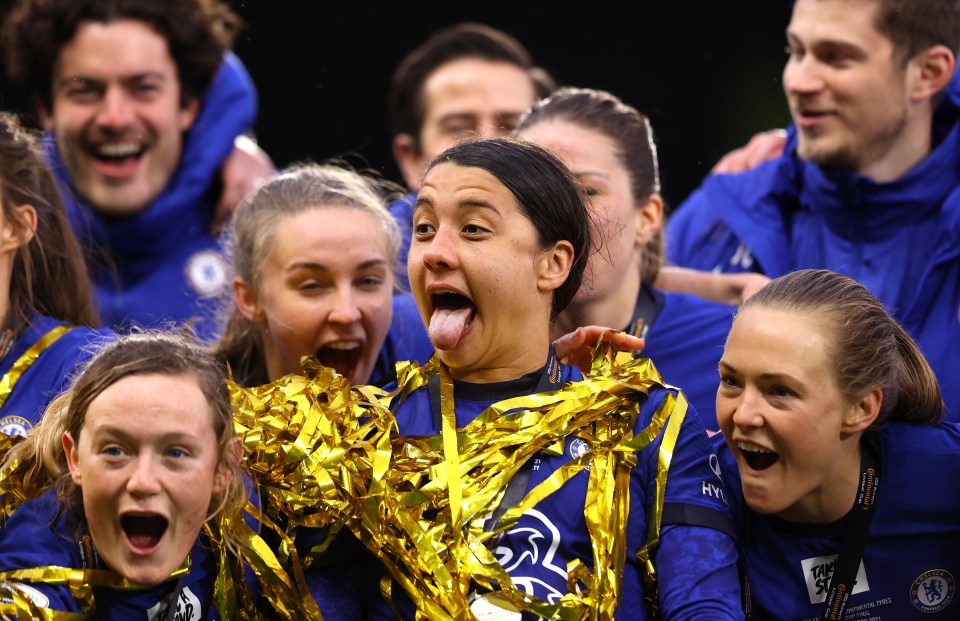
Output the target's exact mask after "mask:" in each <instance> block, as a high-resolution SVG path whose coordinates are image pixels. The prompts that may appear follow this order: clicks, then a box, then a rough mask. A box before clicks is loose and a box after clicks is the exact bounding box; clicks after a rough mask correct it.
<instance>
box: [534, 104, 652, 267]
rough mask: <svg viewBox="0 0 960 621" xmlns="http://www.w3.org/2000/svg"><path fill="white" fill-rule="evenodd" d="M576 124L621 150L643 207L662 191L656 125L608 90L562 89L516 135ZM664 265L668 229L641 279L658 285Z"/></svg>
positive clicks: (646, 254) (646, 253)
mask: <svg viewBox="0 0 960 621" xmlns="http://www.w3.org/2000/svg"><path fill="white" fill-rule="evenodd" d="M553 120H556V121H562V122H566V123H572V124H573V125H576V126H578V127H582V128H583V129H588V130H591V131H595V132H598V133H600V134H603V135H604V136H606V137H608V138H610V139H611V140H612V141H613V142H614V144H615V145H616V147H617V148H616V151H615V154H616V156H617V159H618V160H619V161H620V164H621V165H622V166H623V168H624V169H625V170H626V171H627V175H628V176H629V178H630V193H631V194H632V195H633V200H634V202H635V204H636V205H638V206H639V205H641V204H642V203H644V202H645V201H647V199H649V198H650V197H651V196H652V195H654V194H658V193H659V192H660V166H659V163H658V161H657V147H656V145H655V144H654V139H653V128H652V127H651V126H650V120H649V119H648V118H647V117H646V116H645V115H643V114H641V113H640V112H638V111H637V109H636V108H634V107H632V106H628V105H627V104H625V103H623V102H622V101H620V99H618V98H617V97H616V96H615V95H613V94H611V93H608V92H606V91H597V90H593V89H586V88H570V87H566V88H562V89H560V90H559V91H557V92H556V93H554V94H553V95H551V96H550V97H548V98H546V99H541V100H540V101H538V102H537V103H536V104H534V106H533V108H532V109H531V110H530V111H529V112H528V113H527V114H525V115H524V116H523V118H522V119H520V124H519V125H518V126H517V129H516V133H518V134H519V133H520V132H523V131H524V130H527V129H530V128H531V127H533V126H535V125H537V124H538V123H542V122H545V121H553ZM662 266H663V231H662V228H661V229H658V230H657V232H656V233H655V234H654V235H653V237H651V238H650V240H649V241H648V242H647V244H646V246H645V247H644V249H643V262H642V264H641V266H640V278H641V280H642V281H643V282H646V283H653V282H654V281H655V280H656V279H657V275H658V274H659V273H660V268H661V267H662Z"/></svg>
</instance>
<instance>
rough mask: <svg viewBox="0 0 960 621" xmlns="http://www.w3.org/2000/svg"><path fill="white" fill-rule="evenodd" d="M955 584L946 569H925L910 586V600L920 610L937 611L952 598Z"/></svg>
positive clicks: (955, 587) (944, 606)
mask: <svg viewBox="0 0 960 621" xmlns="http://www.w3.org/2000/svg"><path fill="white" fill-rule="evenodd" d="M956 590H957V584H956V582H955V581H954V579H953V575H952V574H951V573H950V572H949V571H947V570H946V569H931V570H929V571H925V572H923V573H922V574H920V575H919V576H917V579H916V580H914V581H913V584H912V585H911V586H910V601H912V602H913V605H914V606H915V607H916V609H917V610H919V611H921V612H939V611H941V610H943V609H944V608H946V607H947V604H949V603H950V602H951V600H953V595H954V593H956Z"/></svg>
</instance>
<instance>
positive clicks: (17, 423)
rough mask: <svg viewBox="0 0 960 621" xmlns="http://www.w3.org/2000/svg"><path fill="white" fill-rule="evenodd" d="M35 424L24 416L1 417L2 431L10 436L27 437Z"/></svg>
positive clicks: (0, 427)
mask: <svg viewBox="0 0 960 621" xmlns="http://www.w3.org/2000/svg"><path fill="white" fill-rule="evenodd" d="M31 429H33V425H31V424H30V421H28V420H27V419H25V418H24V417H22V416H4V417H3V418H0V432H2V433H5V434H6V435H8V436H22V437H24V438H26V437H27V434H28V433H30V430H31Z"/></svg>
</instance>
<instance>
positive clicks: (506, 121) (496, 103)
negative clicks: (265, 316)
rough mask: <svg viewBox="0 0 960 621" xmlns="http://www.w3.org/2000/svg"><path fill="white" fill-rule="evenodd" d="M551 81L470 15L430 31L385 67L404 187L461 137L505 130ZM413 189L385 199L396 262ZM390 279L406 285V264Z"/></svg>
mask: <svg viewBox="0 0 960 621" xmlns="http://www.w3.org/2000/svg"><path fill="white" fill-rule="evenodd" d="M555 88H556V84H555V83H554V82H553V79H552V78H551V77H550V76H549V74H547V72H546V71H545V70H543V69H541V68H539V67H536V66H534V64H533V60H532V59H531V58H530V53H529V52H527V50H526V49H525V48H524V47H523V45H521V44H520V42H519V41H517V40H516V39H514V38H513V37H511V36H510V35H508V34H506V33H505V32H502V31H500V30H496V29H494V28H491V27H490V26H485V25H483V24H475V23H460V24H456V25H454V26H450V27H448V28H444V29H442V30H439V31H437V32H435V33H434V34H433V35H431V36H430V37H429V38H428V39H427V40H426V41H424V42H423V43H422V44H420V46H419V47H417V48H416V49H414V50H413V51H412V52H410V53H409V54H408V55H407V56H406V57H405V58H404V59H403V61H401V63H400V64H399V65H398V66H397V69H396V70H395V71H394V73H393V77H392V79H391V82H390V93H389V99H388V117H389V122H390V131H391V132H392V134H393V157H394V159H395V160H396V162H397V166H398V167H399V168H400V172H401V174H402V175H403V178H404V181H405V182H406V184H407V187H408V188H410V190H412V191H413V192H414V193H415V192H416V191H417V190H418V189H419V188H420V176H421V175H422V174H423V168H424V166H425V165H426V164H427V163H428V162H430V160H432V159H433V158H434V157H436V156H437V155H439V154H440V153H443V152H444V151H445V150H446V149H447V148H449V147H452V146H453V145H454V144H456V143H458V142H460V141H461V140H466V139H468V138H493V137H498V136H509V135H510V133H511V132H512V131H513V129H514V128H515V127H516V126H517V123H518V122H519V120H520V117H521V116H522V115H523V113H525V112H526V111H527V110H529V109H530V107H531V106H532V105H533V104H534V102H536V101H537V100H538V99H541V98H542V97H546V96H547V95H549V94H550V93H551V92H553V90H554V89H555ZM414 199H415V196H414V194H410V195H407V196H405V197H404V198H402V199H400V200H398V201H395V202H394V203H393V204H392V205H390V212H391V213H392V214H393V216H394V218H396V220H397V222H398V223H399V224H400V232H401V240H402V244H401V247H400V256H399V260H398V262H399V263H400V264H401V265H402V266H405V265H406V262H407V251H408V250H409V248H410V235H411V220H412V218H413V203H414ZM398 284H400V285H401V286H402V287H403V288H404V289H406V288H408V285H407V280H406V270H402V273H401V274H400V275H399V278H398Z"/></svg>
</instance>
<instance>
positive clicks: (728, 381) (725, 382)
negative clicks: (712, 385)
mask: <svg viewBox="0 0 960 621" xmlns="http://www.w3.org/2000/svg"><path fill="white" fill-rule="evenodd" d="M720 385H721V386H729V387H736V385H737V380H736V379H735V378H733V377H731V376H729V375H721V376H720Z"/></svg>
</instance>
